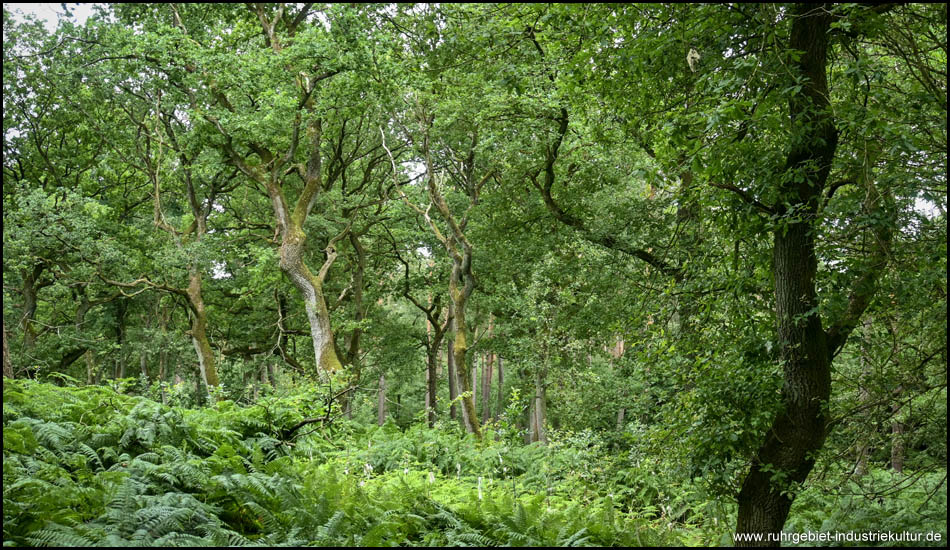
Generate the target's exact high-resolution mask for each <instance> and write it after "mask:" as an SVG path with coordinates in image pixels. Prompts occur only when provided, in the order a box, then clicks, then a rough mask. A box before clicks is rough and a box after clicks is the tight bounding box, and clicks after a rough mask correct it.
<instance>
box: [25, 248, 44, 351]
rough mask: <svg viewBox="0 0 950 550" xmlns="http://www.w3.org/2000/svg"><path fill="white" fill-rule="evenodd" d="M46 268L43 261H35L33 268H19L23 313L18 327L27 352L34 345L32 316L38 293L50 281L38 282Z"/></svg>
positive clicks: (34, 332)
mask: <svg viewBox="0 0 950 550" xmlns="http://www.w3.org/2000/svg"><path fill="white" fill-rule="evenodd" d="M45 269H46V264H45V263H43V262H40V263H37V264H36V265H34V266H33V269H21V270H20V277H21V278H22V279H23V288H22V289H21V294H22V295H23V315H22V316H21V317H20V327H21V328H22V329H23V349H24V350H26V351H27V352H29V351H30V350H32V349H33V348H34V347H35V346H36V330H34V328H33V318H34V317H35V316H36V308H37V304H38V297H37V296H38V293H39V291H40V289H41V288H43V287H44V286H48V285H49V284H50V282H45V283H43V282H40V277H41V276H42V274H43V271H44V270H45Z"/></svg>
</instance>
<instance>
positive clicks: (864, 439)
mask: <svg viewBox="0 0 950 550" xmlns="http://www.w3.org/2000/svg"><path fill="white" fill-rule="evenodd" d="M864 339H865V345H864V346H863V347H862V349H861V363H862V366H861V377H860V378H859V380H858V385H859V390H858V402H859V403H860V404H861V405H867V404H868V403H869V402H870V401H871V392H870V391H869V390H868V383H869V381H870V378H871V349H870V348H871V346H870V344H868V342H870V341H871V317H870V316H868V317H867V318H866V319H865V320H864ZM861 417H862V418H861V420H862V421H863V422H865V425H866V426H867V429H865V430H860V432H859V433H858V441H857V447H858V453H857V454H858V456H857V461H856V462H855V465H854V475H855V477H862V476H864V475H865V474H867V472H868V452H869V450H870V438H871V434H870V430H871V423H870V422H869V420H870V419H869V418H868V415H867V414H862V415H861Z"/></svg>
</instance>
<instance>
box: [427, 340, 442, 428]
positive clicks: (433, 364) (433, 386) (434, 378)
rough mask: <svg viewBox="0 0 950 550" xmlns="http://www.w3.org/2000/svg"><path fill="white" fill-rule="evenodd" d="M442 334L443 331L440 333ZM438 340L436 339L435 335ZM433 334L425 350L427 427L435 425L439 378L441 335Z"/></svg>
mask: <svg viewBox="0 0 950 550" xmlns="http://www.w3.org/2000/svg"><path fill="white" fill-rule="evenodd" d="M442 334H444V332H443V333H442ZM435 336H437V337H438V341H436V337H435ZM435 336H433V339H432V343H431V344H430V345H429V349H428V350H426V409H427V410H428V414H427V416H428V422H429V427H430V428H431V427H433V426H434V425H435V419H436V416H437V412H438V411H437V401H436V396H437V395H438V394H437V389H438V386H437V383H438V380H439V375H438V372H437V370H438V367H439V350H440V349H441V348H442V345H441V344H442V336H441V334H437V335H435Z"/></svg>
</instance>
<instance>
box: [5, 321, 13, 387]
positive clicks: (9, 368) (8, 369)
mask: <svg viewBox="0 0 950 550" xmlns="http://www.w3.org/2000/svg"><path fill="white" fill-rule="evenodd" d="M3 376H5V377H7V378H13V363H12V362H11V361H10V347H9V346H8V345H7V320H6V319H4V320H3Z"/></svg>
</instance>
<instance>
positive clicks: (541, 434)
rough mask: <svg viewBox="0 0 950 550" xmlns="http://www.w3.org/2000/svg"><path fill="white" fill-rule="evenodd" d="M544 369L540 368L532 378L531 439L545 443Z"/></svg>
mask: <svg viewBox="0 0 950 550" xmlns="http://www.w3.org/2000/svg"><path fill="white" fill-rule="evenodd" d="M545 371H546V369H540V370H538V372H537V373H536V374H535V378H534V409H533V410H534V418H533V421H534V426H535V432H534V438H533V441H537V442H539V443H542V444H545V445H547V443H548V434H547V421H548V419H547V403H546V399H547V396H546V394H547V389H546V388H545V383H544V382H545V380H544V379H545Z"/></svg>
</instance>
